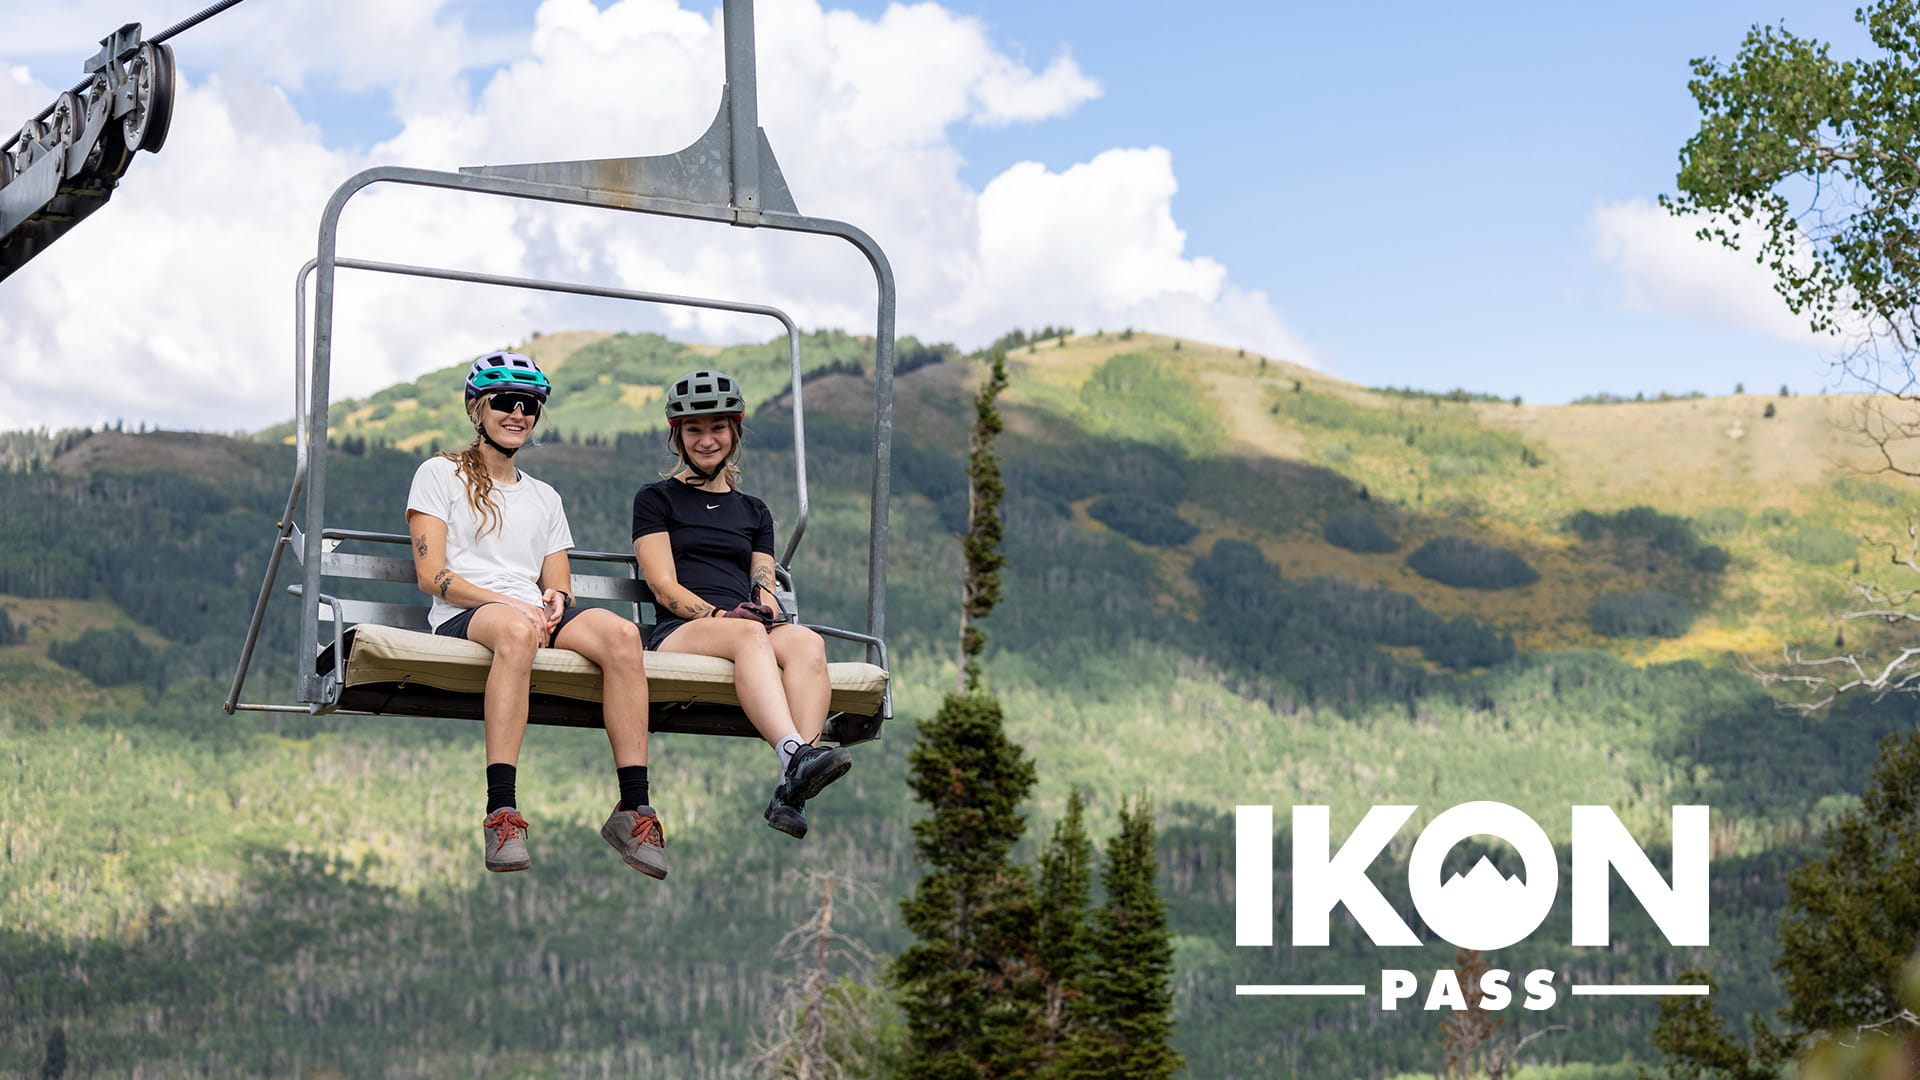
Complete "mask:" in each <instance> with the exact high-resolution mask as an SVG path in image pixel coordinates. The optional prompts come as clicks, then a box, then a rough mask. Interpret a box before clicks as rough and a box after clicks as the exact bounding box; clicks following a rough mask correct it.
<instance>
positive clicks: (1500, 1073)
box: [1487, 1024, 1573, 1080]
mask: <svg viewBox="0 0 1920 1080" xmlns="http://www.w3.org/2000/svg"><path fill="white" fill-rule="evenodd" d="M1572 1030H1573V1029H1572V1028H1571V1027H1569V1026H1568V1025H1566V1024H1553V1025H1551V1026H1549V1027H1543V1028H1541V1029H1540V1030H1539V1031H1536V1032H1533V1033H1532V1034H1530V1035H1528V1036H1527V1037H1526V1038H1524V1039H1520V1040H1518V1041H1515V1042H1510V1043H1502V1044H1501V1045H1499V1046H1496V1047H1494V1048H1493V1049H1492V1050H1490V1051H1488V1052H1487V1080H1506V1078H1507V1074H1508V1073H1509V1072H1511V1071H1512V1070H1513V1066H1514V1060H1515V1059H1516V1058H1518V1057H1519V1056H1520V1051H1521V1050H1523V1049H1525V1048H1526V1045H1527V1044H1528V1043H1530V1042H1532V1041H1533V1040H1535V1039H1537V1038H1539V1037H1540V1036H1542V1035H1550V1034H1552V1033H1553V1032H1556V1031H1572Z"/></svg>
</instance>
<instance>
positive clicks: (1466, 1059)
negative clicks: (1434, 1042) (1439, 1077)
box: [1440, 949, 1507, 1080]
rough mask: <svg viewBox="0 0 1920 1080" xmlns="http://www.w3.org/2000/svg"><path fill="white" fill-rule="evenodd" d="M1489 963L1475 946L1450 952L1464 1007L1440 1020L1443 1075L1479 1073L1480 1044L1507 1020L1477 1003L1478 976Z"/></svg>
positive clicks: (1462, 1078) (1468, 1077)
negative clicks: (1465, 1000)
mask: <svg viewBox="0 0 1920 1080" xmlns="http://www.w3.org/2000/svg"><path fill="white" fill-rule="evenodd" d="M1489 967H1490V965H1488V963H1487V961H1486V958H1485V957H1484V956H1482V955H1481V954H1480V950H1479V949H1461V950H1460V951H1459V952H1456V953H1454V954H1453V971H1454V977H1455V978H1456V979H1458V980H1459V982H1460V989H1461V990H1462V991H1463V992H1464V993H1465V994H1466V998H1467V1007H1466V1009H1465V1010H1463V1011H1460V1012H1455V1013H1452V1014H1450V1015H1448V1017H1447V1018H1446V1019H1445V1020H1442V1021H1441V1022H1440V1048H1441V1049H1443V1050H1445V1051H1446V1053H1447V1058H1446V1066H1445V1069H1446V1072H1445V1074H1446V1075H1447V1076H1454V1077H1459V1078H1460V1080H1471V1078H1472V1077H1474V1076H1477V1075H1479V1071H1480V1070H1479V1068H1478V1065H1477V1063H1478V1060H1479V1057H1480V1048H1481V1046H1482V1044H1484V1043H1486V1041H1487V1040H1489V1039H1491V1038H1493V1033H1494V1032H1495V1031H1497V1030H1499V1028H1500V1025H1502V1024H1504V1023H1506V1022H1507V1018H1506V1017H1504V1016H1502V1015H1500V1014H1498V1013H1495V1012H1491V1011H1489V1010H1487V1009H1485V1008H1482V1007H1481V1000H1482V998H1484V997H1485V995H1484V994H1483V993H1482V992H1481V989H1480V978H1481V976H1483V975H1485V974H1486V973H1487V971H1488V970H1489Z"/></svg>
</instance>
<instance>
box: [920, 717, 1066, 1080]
mask: <svg viewBox="0 0 1920 1080" xmlns="http://www.w3.org/2000/svg"><path fill="white" fill-rule="evenodd" d="M908 769H909V779H908V784H909V786H911V787H912V788H913V792H914V794H915V795H917V796H918V797H919V798H920V800H921V801H922V802H924V803H926V804H927V805H928V806H929V807H931V808H932V810H933V813H932V814H931V815H930V816H928V817H927V818H925V819H924V820H921V821H918V822H915V823H914V826H913V834H914V846H915V848H916V849H918V851H919V853H920V857H921V859H922V860H924V861H925V862H926V863H927V865H928V870H927V873H926V876H924V877H922V878H921V879H920V884H919V885H918V887H916V888H915V890H914V894H913V896H912V897H911V898H909V899H907V900H904V901H902V902H901V904H900V913H901V916H902V918H903V921H904V922H905V923H906V925H907V929H909V930H911V931H913V933H914V936H915V937H916V938H918V941H917V943H916V944H914V945H912V946H910V947H909V948H908V949H907V950H906V951H905V952H903V953H901V954H900V956H899V957H898V958H897V959H896V960H895V961H894V965H893V976H894V983H895V985H896V986H898V987H899V989H900V1003H901V1007H902V1008H903V1009H904V1011H905V1012H906V1014H907V1040H908V1045H907V1062H906V1067H905V1069H904V1070H903V1075H904V1076H905V1077H906V1078H907V1080H988V1078H995V1077H1009V1076H1014V1075H1019V1074H1020V1073H1021V1072H1023V1071H1025V1069H1026V1068H1027V1066H1028V1065H1029V1063H1030V1058H1031V1056H1032V1045H1031V1040H1032V1029H1033V1027H1034V1025H1035V1016H1036V1015H1037V1013H1038V1012H1039V997H1040V991H1039V984H1038V982H1037V981H1036V979H1035V978H1034V973H1033V970H1032V965H1031V962H1030V961H1029V960H1028V959H1027V958H1028V957H1030V955H1031V953H1032V941H1031V932H1032V923H1033V903H1032V899H1033V898H1032V885H1031V883H1030V881H1029V880H1028V877H1027V871H1026V867H1024V866H1021V865H1019V864H1016V863H1014V862H1013V861H1012V859H1011V855H1012V852H1013V846H1014V845H1015V844H1016V843H1018V842H1019V840H1020V836H1021V834H1022V833H1023V832H1024V831H1025V829H1026V819H1025V818H1024V817H1022V816H1021V815H1020V813H1019V812H1018V808H1019V806H1020V803H1021V801H1022V800H1024V799H1025V798H1026V797H1027V793H1028V791H1030V790H1032V788H1033V781H1034V768H1033V762H1032V759H1030V758H1029V757H1028V756H1027V754H1026V752H1025V751H1024V750H1022V749H1021V748H1020V746H1019V745H1018V744H1016V743H1014V742H1013V741H1012V740H1011V739H1008V738H1007V736H1006V731H1005V730H1004V727H1003V725H1002V717H1001V712H1000V703H999V702H998V701H996V700H994V698H993V697H992V696H991V695H989V694H986V693H983V692H980V691H974V692H971V693H967V694H949V695H947V699H946V701H945V702H944V703H943V704H942V705H941V707H940V713H939V715H938V716H937V717H935V718H934V720H933V721H932V722H931V723H928V724H926V725H924V726H923V727H922V728H921V729H920V733H919V735H918V736H917V738H916V740H915V745H914V748H913V751H912V752H911V753H910V754H909V755H908Z"/></svg>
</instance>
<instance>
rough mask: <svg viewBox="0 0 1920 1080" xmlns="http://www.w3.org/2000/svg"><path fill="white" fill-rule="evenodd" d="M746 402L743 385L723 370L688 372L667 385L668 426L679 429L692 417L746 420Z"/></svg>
mask: <svg viewBox="0 0 1920 1080" xmlns="http://www.w3.org/2000/svg"><path fill="white" fill-rule="evenodd" d="M746 412H747V399H746V398H744V397H741V396H740V384H739V383H737V382H735V381H734V380H733V376H731V375H728V374H727V373H725V372H723V371H689V372H687V373H686V374H685V375H682V376H680V377H679V378H677V379H675V380H673V382H671V383H669V384H667V424H668V426H670V427H678V426H680V421H682V420H685V419H686V418H687V417H689V416H737V417H741V418H743V419H744V418H745V416H746Z"/></svg>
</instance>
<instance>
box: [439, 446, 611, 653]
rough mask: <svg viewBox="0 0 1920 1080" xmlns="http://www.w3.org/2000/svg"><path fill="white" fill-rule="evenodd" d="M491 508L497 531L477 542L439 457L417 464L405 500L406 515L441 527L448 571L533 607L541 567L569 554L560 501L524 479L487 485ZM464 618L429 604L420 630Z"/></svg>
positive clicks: (476, 522)
mask: <svg viewBox="0 0 1920 1080" xmlns="http://www.w3.org/2000/svg"><path fill="white" fill-rule="evenodd" d="M493 504H494V505H495V506H497V507H499V508H500V517H499V525H498V527H496V528H494V529H493V530H491V531H490V532H488V533H487V534H486V535H485V536H481V535H480V526H481V519H480V517H479V516H478V515H476V514H475V513H474V512H473V506H472V505H471V504H469V503H468V502H467V485H466V481H464V480H462V479H461V478H460V474H459V467H458V466H457V465H455V464H454V463H453V462H452V461H450V460H448V459H446V458H443V457H439V456H435V457H430V458H428V459H427V460H425V461H423V462H421V463H420V467H419V468H418V469H415V470H414V473H413V488H412V489H411V490H410V491H408V492H407V509H408V510H418V511H420V512H421V513H423V514H432V515H433V516H434V517H437V518H439V519H440V520H441V521H444V522H446V523H447V569H449V570H451V571H453V572H454V573H456V574H458V575H460V576H461V577H462V578H464V579H466V580H467V581H468V582H470V583H472V584H474V585H478V586H479V587H480V588H483V589H492V590H493V591H494V592H497V593H501V594H503V595H505V596H510V597H513V598H514V599H515V600H525V601H526V602H527V603H529V604H538V603H539V602H540V564H541V563H543V562H545V561H546V558H547V556H549V555H551V554H553V553H554V552H556V551H566V550H567V549H568V548H571V547H572V546H573V531H572V530H571V529H569V528H567V511H566V509H565V507H563V506H561V504H560V494H559V493H558V492H556V491H554V490H553V488H552V487H550V486H548V485H547V484H544V483H542V482H541V481H539V480H535V479H534V478H533V477H531V476H528V475H527V474H526V473H524V472H523V473H521V474H520V479H518V480H516V481H514V482H513V483H511V484H502V483H500V482H499V481H497V480H496V481H494V485H493ZM465 610H466V609H465V608H461V607H455V606H454V605H452V604H449V603H447V602H446V601H445V600H442V599H440V597H438V596H435V597H433V610H432V611H430V612H428V613H427V622H429V623H431V624H432V625H433V627H434V628H435V629H438V628H439V626H440V624H441V623H444V622H446V621H447V620H448V619H451V618H453V617H454V616H455V615H458V614H460V613H461V612H462V611H465Z"/></svg>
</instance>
